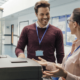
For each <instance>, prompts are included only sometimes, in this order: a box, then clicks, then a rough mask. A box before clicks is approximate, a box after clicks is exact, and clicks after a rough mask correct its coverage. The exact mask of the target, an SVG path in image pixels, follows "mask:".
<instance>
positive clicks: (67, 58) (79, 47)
mask: <svg viewBox="0 0 80 80" xmlns="http://www.w3.org/2000/svg"><path fill="white" fill-rule="evenodd" d="M79 48H80V46H78V47H77V48H76V50H75V51H74V52H76V51H77V50H78V49H79ZM71 55H72V54H71V52H70V53H69V55H68V57H67V59H68V58H69V57H70V56H71ZM67 59H66V60H67Z"/></svg>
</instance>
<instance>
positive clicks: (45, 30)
mask: <svg viewBox="0 0 80 80" xmlns="http://www.w3.org/2000/svg"><path fill="white" fill-rule="evenodd" d="M48 27H49V25H48V26H47V28H46V30H45V32H44V34H43V36H42V38H41V40H40V38H39V33H38V28H37V25H36V32H37V36H38V41H39V45H40V44H41V42H42V40H43V38H44V36H45V34H46V32H47V29H48Z"/></svg>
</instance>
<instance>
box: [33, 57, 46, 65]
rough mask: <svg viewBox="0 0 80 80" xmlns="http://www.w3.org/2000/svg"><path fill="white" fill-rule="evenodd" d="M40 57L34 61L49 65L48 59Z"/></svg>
mask: <svg viewBox="0 0 80 80" xmlns="http://www.w3.org/2000/svg"><path fill="white" fill-rule="evenodd" d="M38 59H39V60H40V61H39V60H35V59H32V60H34V61H36V62H37V63H39V64H40V65H42V66H47V61H46V60H45V59H43V58H41V57H38Z"/></svg>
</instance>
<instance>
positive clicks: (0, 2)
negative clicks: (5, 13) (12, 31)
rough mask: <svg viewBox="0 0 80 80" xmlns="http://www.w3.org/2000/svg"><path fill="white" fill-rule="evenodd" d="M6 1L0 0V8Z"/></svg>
mask: <svg viewBox="0 0 80 80" xmlns="http://www.w3.org/2000/svg"><path fill="white" fill-rule="evenodd" d="M7 1H8V0H0V6H2V5H3V4H4V3H6V2H7Z"/></svg>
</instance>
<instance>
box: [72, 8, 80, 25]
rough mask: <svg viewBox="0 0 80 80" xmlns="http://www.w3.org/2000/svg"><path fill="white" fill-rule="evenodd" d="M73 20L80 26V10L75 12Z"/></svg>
mask: <svg viewBox="0 0 80 80" xmlns="http://www.w3.org/2000/svg"><path fill="white" fill-rule="evenodd" d="M73 20H74V21H76V22H77V23H78V24H79V25H80V8H75V9H74V11H73Z"/></svg>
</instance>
